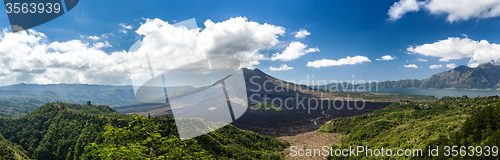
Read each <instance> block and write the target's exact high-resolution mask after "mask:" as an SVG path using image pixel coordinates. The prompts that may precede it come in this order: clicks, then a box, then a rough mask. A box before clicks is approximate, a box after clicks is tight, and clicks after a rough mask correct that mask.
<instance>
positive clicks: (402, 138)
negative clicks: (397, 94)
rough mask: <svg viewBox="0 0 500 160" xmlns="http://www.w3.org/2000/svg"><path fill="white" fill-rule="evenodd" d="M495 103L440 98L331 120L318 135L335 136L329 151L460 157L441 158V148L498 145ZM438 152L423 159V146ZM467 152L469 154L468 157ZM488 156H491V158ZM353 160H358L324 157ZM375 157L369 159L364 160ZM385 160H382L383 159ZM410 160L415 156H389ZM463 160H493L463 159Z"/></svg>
mask: <svg viewBox="0 0 500 160" xmlns="http://www.w3.org/2000/svg"><path fill="white" fill-rule="evenodd" d="M499 115H500V100H499V97H498V96H492V97H476V98H468V97H466V96H463V97H443V98H441V99H440V100H439V101H437V102H428V103H415V102H411V101H400V102H395V103H392V104H391V105H389V106H387V107H385V108H383V109H380V110H376V111H374V112H371V113H365V114H361V115H356V116H352V117H343V118H335V119H332V120H331V121H329V122H327V124H325V125H324V126H323V127H321V128H320V129H319V130H318V131H321V132H327V133H340V134H341V135H342V140H341V145H340V146H335V145H333V146H332V147H333V148H349V146H351V147H355V146H368V147H370V148H381V147H384V148H386V149H387V148H389V149H393V150H396V149H423V151H424V153H423V156H424V157H419V158H426V159H428V158H433V159H434V158H437V159H442V158H457V159H458V158H459V157H453V156H449V157H446V156H445V155H443V154H444V153H445V152H444V150H445V149H444V148H443V146H457V148H460V147H462V146H463V147H462V148H464V147H469V146H483V147H484V146H494V145H498V144H500V143H499V140H500V127H499V126H500V116H499ZM429 146H431V147H433V148H436V147H437V146H439V147H440V150H441V151H442V152H439V153H440V155H439V157H437V156H432V157H429V156H428V152H427V149H428V148H427V147H429ZM467 153H468V152H467ZM490 156H491V155H490ZM329 158H330V159H353V158H360V159H361V158H363V155H361V156H359V157H340V156H339V157H337V156H333V157H329ZM364 158H374V157H364ZM386 158H387V157H386ZM392 158H396V159H398V158H400V159H407V158H411V159H414V158H416V157H411V156H410V157H392ZM462 158H472V159H477V158H484V159H490V158H492V157H485V156H484V155H482V157H478V156H472V157H469V156H467V155H466V156H464V157H462Z"/></svg>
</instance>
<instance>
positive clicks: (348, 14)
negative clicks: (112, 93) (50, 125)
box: [0, 0, 500, 85]
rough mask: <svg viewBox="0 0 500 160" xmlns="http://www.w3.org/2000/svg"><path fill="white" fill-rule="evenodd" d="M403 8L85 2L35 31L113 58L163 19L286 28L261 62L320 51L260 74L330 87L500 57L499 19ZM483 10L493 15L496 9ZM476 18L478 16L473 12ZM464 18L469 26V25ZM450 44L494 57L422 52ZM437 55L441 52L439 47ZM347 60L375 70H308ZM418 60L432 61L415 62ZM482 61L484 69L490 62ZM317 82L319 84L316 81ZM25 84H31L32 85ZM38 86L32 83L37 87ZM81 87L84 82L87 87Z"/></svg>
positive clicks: (2, 22) (2, 19)
mask: <svg viewBox="0 0 500 160" xmlns="http://www.w3.org/2000/svg"><path fill="white" fill-rule="evenodd" d="M405 1H412V0H402V1H401V2H400V1H373V0H363V1H290V0H288V1H231V2H229V1H147V3H146V2H145V1H133V0H130V1H114V0H106V1H96V0H87V1H80V2H79V4H78V5H77V6H76V7H75V8H74V9H73V10H71V11H70V12H68V13H66V14H65V15H63V16H61V17H59V18H57V19H55V20H53V21H50V22H48V23H45V24H42V25H40V26H37V27H34V28H33V29H34V30H36V31H37V32H41V33H44V34H45V35H46V37H47V39H48V40H49V42H48V43H51V42H54V41H58V42H66V41H71V40H75V39H76V40H80V41H82V42H88V43H91V44H92V43H96V42H98V41H100V42H104V41H107V42H109V44H110V45H111V46H112V47H107V48H106V47H103V48H102V51H104V52H105V53H108V54H111V53H112V52H117V51H122V50H128V48H129V47H130V46H131V45H132V44H133V43H134V42H135V41H137V40H138V39H140V38H141V37H143V36H140V35H138V34H137V33H135V30H137V29H138V28H139V27H140V26H141V25H142V24H143V23H145V20H144V19H143V18H150V19H154V18H158V19H161V20H163V21H167V22H169V23H170V24H172V23H175V22H178V21H183V20H187V19H191V18H195V19H196V22H197V25H198V27H199V28H201V29H203V28H205V26H204V22H205V21H206V20H211V21H212V22H214V23H217V22H222V21H226V20H228V19H230V18H234V17H246V18H247V19H248V21H253V22H257V23H259V24H264V23H267V24H271V25H275V26H281V27H283V28H284V30H285V33H284V34H283V35H281V36H280V37H279V38H278V39H279V41H280V45H281V47H273V48H271V49H264V50H260V54H263V55H265V56H267V57H272V56H273V54H275V53H281V52H283V51H284V50H285V47H286V46H288V44H289V43H291V42H300V43H302V44H304V45H307V48H316V47H317V48H318V49H319V50H320V51H318V52H310V53H307V54H305V55H302V56H300V57H299V58H295V59H293V60H290V61H280V60H277V61H271V60H259V63H260V64H259V65H255V66H254V67H256V68H259V69H261V70H263V71H264V72H266V73H268V74H270V75H273V76H275V77H278V78H281V79H284V80H296V81H299V80H303V79H306V77H307V75H309V76H310V77H309V78H310V79H314V80H328V81H329V80H343V81H346V80H356V81H357V80H366V81H368V80H378V81H386V80H400V79H424V78H427V77H429V76H431V75H433V74H436V73H438V72H442V71H447V70H450V68H447V67H446V64H450V63H454V64H456V66H459V65H469V66H473V65H472V64H470V63H469V61H470V60H471V58H470V57H472V56H473V55H474V56H478V55H475V53H479V52H481V53H483V52H488V51H490V52H495V53H494V54H495V55H494V56H492V57H493V58H496V54H497V52H498V51H499V50H496V49H495V48H496V44H499V43H500V27H498V26H500V18H499V17H498V15H497V14H496V13H491V14H489V15H487V16H485V15H477V14H473V13H471V14H470V15H467V13H458V12H459V11H460V10H461V9H460V8H458V9H454V10H453V9H450V10H446V9H442V10H439V9H437V10H436V9H435V6H432V5H433V4H423V3H424V2H421V1H417V2H419V3H422V4H420V5H419V7H420V8H419V9H418V11H415V10H414V9H413V10H412V9H410V10H409V11H408V9H407V12H406V13H402V14H401V17H400V18H398V19H396V20H390V16H389V15H388V12H389V10H390V8H391V6H393V5H395V2H398V3H401V4H403V3H406V2H405ZM413 1H414V0H413ZM433 1H439V0H433ZM461 1H462V0H461ZM463 1H464V0H463ZM484 5H487V6H490V7H493V8H494V7H497V5H498V4H496V3H495V4H484ZM426 7H427V8H426ZM433 7H434V9H433ZM403 8H404V7H403ZM410 8H411V7H410ZM470 8H473V7H470ZM462 10H463V9H462ZM438 11H441V12H438ZM475 11H476V10H473V9H472V11H471V12H475ZM476 12H482V11H476ZM455 14H458V15H460V16H462V18H461V19H460V18H459V19H458V20H457V19H452V20H450V17H451V16H452V15H455ZM464 16H465V18H463V17H464ZM119 24H124V25H126V26H129V25H130V26H132V29H130V30H128V29H125V31H127V33H126V34H125V33H122V32H120V30H123V29H124V28H123V27H122V26H120V25H119ZM0 26H2V28H8V26H9V20H8V18H7V14H6V13H3V14H0ZM301 29H302V30H307V32H309V33H310V35H308V36H306V37H305V38H296V37H295V35H294V33H295V32H297V31H299V30H301ZM109 33H112V35H111V34H109ZM4 34H6V33H4ZM103 34H109V35H108V36H107V37H108V38H103V37H102V35H103ZM87 36H97V37H100V39H99V40H97V41H95V40H92V39H89V38H85V37H87ZM450 37H456V38H458V39H457V40H464V41H467V40H470V41H472V42H475V41H481V40H486V41H488V44H486V45H485V47H482V48H483V49H484V48H493V49H491V50H488V51H484V50H482V48H481V47H478V49H476V50H474V49H473V50H472V51H464V54H462V56H463V58H455V59H453V58H452V59H450V60H448V61H440V59H443V57H445V58H446V57H447V56H448V55H449V54H452V53H451V52H453V51H449V52H446V53H441V52H439V53H437V52H436V51H429V48H423V45H424V44H433V43H436V42H438V41H440V40H446V39H448V38H450ZM464 43H465V42H464ZM459 44H461V43H459ZM409 46H422V48H421V50H420V48H419V49H417V48H415V49H416V51H414V52H413V53H412V54H408V52H409V51H408V50H407V48H409ZM488 46H492V47H488ZM431 47H432V46H431ZM436 48H438V49H439V47H436ZM431 50H432V49H431ZM0 52H1V51H0ZM457 52H460V51H457ZM469 52H470V53H469ZM385 55H390V56H391V57H394V59H393V60H387V61H385V60H383V61H378V60H376V59H379V58H381V57H382V56H385ZM430 55H434V56H430ZM465 55H470V56H469V57H467V56H465ZM479 55H481V54H479ZM348 56H349V57H354V56H363V57H366V58H368V59H369V60H370V62H366V61H365V62H362V63H357V64H352V65H350V64H348V65H334V66H327V67H320V68H316V67H308V66H306V65H307V64H308V62H313V61H316V60H321V59H330V60H339V59H341V58H346V57H348ZM452 56H453V55H452ZM448 57H449V56H448ZM418 58H421V59H426V60H427V61H426V62H422V61H416V59H418ZM476 60H477V57H476ZM477 61H478V62H483V61H484V59H479V60H477ZM281 64H286V65H287V66H289V67H293V69H291V70H282V71H271V70H270V69H269V67H271V66H273V67H279V66H280V65H281ZM410 64H415V65H417V66H418V68H410V67H405V65H406V66H409V65H410ZM431 65H437V66H439V65H442V66H441V67H438V68H437V69H431V68H429V66H431ZM312 75H314V78H312V77H311V76H312ZM353 75H354V78H353ZM5 79H8V78H4V81H5V82H4V83H6V84H9V83H14V81H8V80H5ZM17 79H18V80H17V81H15V82H20V81H22V79H20V78H17ZM27 82H28V83H30V81H29V79H28V80H27ZM37 82H38V81H32V82H31V83H37ZM57 82H65V81H63V80H60V81H57ZM100 82H103V81H100ZM49 83H50V82H49ZM82 83H85V82H84V81H82ZM90 83H91V82H90ZM96 83H98V82H96ZM110 83H111V82H110ZM116 83H119V82H116ZM4 85H5V84H4Z"/></svg>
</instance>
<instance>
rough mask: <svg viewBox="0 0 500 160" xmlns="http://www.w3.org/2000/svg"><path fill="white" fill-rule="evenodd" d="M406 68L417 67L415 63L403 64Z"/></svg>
mask: <svg viewBox="0 0 500 160" xmlns="http://www.w3.org/2000/svg"><path fill="white" fill-rule="evenodd" d="M405 67H406V68H418V66H417V65H416V64H409V65H405Z"/></svg>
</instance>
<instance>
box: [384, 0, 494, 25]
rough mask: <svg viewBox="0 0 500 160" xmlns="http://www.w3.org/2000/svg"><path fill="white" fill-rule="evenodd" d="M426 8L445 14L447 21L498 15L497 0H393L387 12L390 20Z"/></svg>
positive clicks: (432, 11) (431, 11) (436, 13)
mask: <svg viewBox="0 0 500 160" xmlns="http://www.w3.org/2000/svg"><path fill="white" fill-rule="evenodd" d="M420 9H426V10H427V11H429V12H430V13H431V14H435V15H440V14H447V15H448V16H447V21H448V22H450V23H451V22H456V21H460V20H469V19H471V18H491V17H497V16H499V15H500V1H498V0H426V1H417V0H400V1H399V2H395V3H394V4H393V5H392V6H391V7H390V9H389V12H388V13H387V14H388V15H389V19H390V20H397V19H400V18H401V17H402V16H403V15H404V14H406V13H408V12H417V11H419V10H420Z"/></svg>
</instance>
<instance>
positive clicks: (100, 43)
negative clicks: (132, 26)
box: [93, 41, 113, 49]
mask: <svg viewBox="0 0 500 160" xmlns="http://www.w3.org/2000/svg"><path fill="white" fill-rule="evenodd" d="M93 47H94V48H95V49H101V48H103V47H104V48H107V47H113V46H111V45H110V44H109V42H108V41H104V42H97V43H94V45H93Z"/></svg>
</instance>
